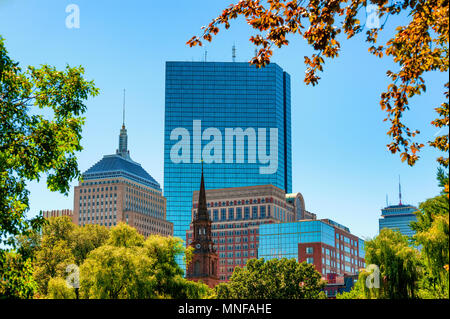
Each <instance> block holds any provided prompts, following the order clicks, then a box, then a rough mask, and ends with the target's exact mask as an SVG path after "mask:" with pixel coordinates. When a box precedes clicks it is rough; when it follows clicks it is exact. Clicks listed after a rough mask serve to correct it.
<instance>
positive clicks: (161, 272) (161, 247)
mask: <svg viewBox="0 0 450 319" xmlns="http://www.w3.org/2000/svg"><path fill="white" fill-rule="evenodd" d="M144 248H145V250H146V254H147V255H148V256H149V257H150V258H151V260H152V269H153V273H154V276H155V281H156V282H155V291H156V293H157V294H158V295H159V296H165V297H169V298H175V299H187V298H190V299H192V298H193V299H200V298H207V297H208V296H210V295H211V294H212V291H210V289H209V288H208V286H207V285H205V284H203V283H197V282H192V281H188V280H186V279H185V278H184V277H183V276H184V271H183V270H182V269H181V268H180V266H179V265H178V263H177V262H176V256H179V255H183V256H185V257H186V260H187V261H188V262H189V259H191V254H192V250H191V249H190V248H189V247H188V248H184V247H183V241H182V240H181V239H180V238H176V237H162V236H158V235H153V236H149V237H148V238H147V240H146V241H145V243H144Z"/></svg>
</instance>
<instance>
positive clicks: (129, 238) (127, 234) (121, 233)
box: [108, 222, 144, 247]
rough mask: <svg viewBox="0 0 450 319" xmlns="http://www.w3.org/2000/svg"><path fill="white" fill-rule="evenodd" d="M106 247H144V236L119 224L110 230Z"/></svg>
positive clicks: (131, 228)
mask: <svg viewBox="0 0 450 319" xmlns="http://www.w3.org/2000/svg"><path fill="white" fill-rule="evenodd" d="M108 245H111V246H116V247H135V246H142V245H144V236H142V235H141V234H139V233H138V232H137V231H136V229H135V228H133V227H130V226H128V225H127V224H125V223H123V222H120V223H118V224H117V226H115V227H113V228H112V229H111V233H110V237H109V240H108Z"/></svg>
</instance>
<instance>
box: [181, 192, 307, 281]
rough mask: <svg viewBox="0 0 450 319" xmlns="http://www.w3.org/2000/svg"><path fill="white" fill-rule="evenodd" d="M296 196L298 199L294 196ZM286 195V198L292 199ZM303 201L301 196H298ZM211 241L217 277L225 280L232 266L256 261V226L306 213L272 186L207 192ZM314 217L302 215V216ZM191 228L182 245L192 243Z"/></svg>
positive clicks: (195, 197) (194, 211)
mask: <svg viewBox="0 0 450 319" xmlns="http://www.w3.org/2000/svg"><path fill="white" fill-rule="evenodd" d="M297 194H298V195H296V196H301V194H299V193H297ZM198 196H199V193H198V192H197V191H196V192H194V194H193V198H192V201H193V205H192V220H195V218H196V215H197V212H198V209H199V207H198ZM296 196H293V195H290V197H296ZM302 199H303V197H302ZM206 200H207V208H208V214H209V218H210V219H211V221H212V240H213V243H214V247H215V248H216V249H217V253H218V256H219V259H218V260H219V268H218V276H219V279H220V281H227V280H228V279H229V278H230V277H231V275H232V273H233V270H234V267H236V266H240V267H243V266H244V265H245V264H246V263H247V260H248V259H252V258H258V245H259V225H262V224H269V223H282V222H292V221H295V220H297V218H298V217H297V216H298V215H300V213H297V211H306V210H305V207H304V201H303V205H302V207H300V206H299V205H298V206H296V205H295V202H298V201H292V202H288V201H287V199H286V194H285V193H284V191H283V190H282V189H279V188H278V187H275V186H273V185H259V186H249V187H234V188H224V189H211V190H207V191H206ZM305 215H307V216H313V217H315V215H313V214H311V213H309V212H306V213H305V212H303V214H302V216H305ZM193 231H194V229H193V226H192V225H191V227H190V230H189V231H187V233H186V242H187V243H188V244H192V242H193Z"/></svg>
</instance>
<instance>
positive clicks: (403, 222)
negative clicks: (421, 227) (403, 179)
mask: <svg viewBox="0 0 450 319" xmlns="http://www.w3.org/2000/svg"><path fill="white" fill-rule="evenodd" d="M398 200H399V203H398V205H390V206H389V205H388V203H386V205H387V206H386V207H385V208H383V209H382V210H381V217H382V218H380V219H379V224H378V225H379V231H381V230H382V229H383V228H390V229H392V230H398V231H400V232H401V233H402V234H403V235H406V236H409V237H412V236H413V235H414V234H415V232H414V230H412V229H411V222H415V221H417V217H416V215H415V214H414V212H416V211H417V207H415V206H412V205H404V204H402V185H401V183H400V176H399V180H398ZM386 202H387V199H386Z"/></svg>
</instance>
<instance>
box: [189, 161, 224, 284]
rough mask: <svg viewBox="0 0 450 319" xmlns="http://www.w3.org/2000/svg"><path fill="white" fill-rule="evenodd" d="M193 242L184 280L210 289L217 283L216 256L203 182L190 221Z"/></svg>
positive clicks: (202, 180) (202, 179)
mask: <svg viewBox="0 0 450 319" xmlns="http://www.w3.org/2000/svg"><path fill="white" fill-rule="evenodd" d="M192 228H193V240H192V243H191V247H193V248H194V252H193V256H192V261H191V263H190V264H189V266H188V268H187V271H186V278H187V279H189V280H192V281H202V282H203V283H205V284H206V285H208V286H209V287H210V288H213V287H214V286H215V285H217V284H218V283H219V277H218V274H217V270H218V269H217V267H218V256H217V252H216V249H215V248H214V243H213V241H212V238H211V219H210V218H209V213H208V207H207V205H206V191H205V181H204V178H203V162H202V178H201V182H200V192H199V197H198V207H197V213H196V214H194V219H193V221H192Z"/></svg>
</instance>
